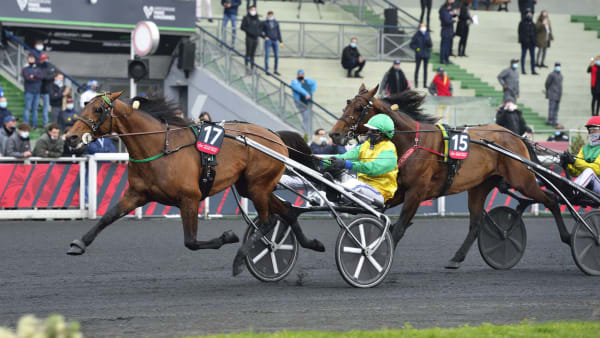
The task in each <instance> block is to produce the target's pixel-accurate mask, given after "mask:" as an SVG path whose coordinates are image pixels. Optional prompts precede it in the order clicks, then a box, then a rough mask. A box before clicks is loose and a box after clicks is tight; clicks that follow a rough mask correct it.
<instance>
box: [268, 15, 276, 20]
mask: <svg viewBox="0 0 600 338" xmlns="http://www.w3.org/2000/svg"><path fill="white" fill-rule="evenodd" d="M267 20H269V21H273V20H275V18H274V17H272V16H268V17H267Z"/></svg>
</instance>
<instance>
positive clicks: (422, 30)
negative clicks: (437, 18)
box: [410, 23, 433, 88]
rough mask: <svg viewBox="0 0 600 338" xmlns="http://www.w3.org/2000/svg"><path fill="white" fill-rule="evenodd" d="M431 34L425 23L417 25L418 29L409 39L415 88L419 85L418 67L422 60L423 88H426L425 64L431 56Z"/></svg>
mask: <svg viewBox="0 0 600 338" xmlns="http://www.w3.org/2000/svg"><path fill="white" fill-rule="evenodd" d="M432 46H433V43H432V42H431V36H430V35H429V32H428V31H427V27H425V24H423V23H421V24H420V25H419V31H418V32H416V33H415V35H413V37H412V39H411V40H410V48H411V49H412V50H414V51H415V88H418V87H419V67H420V66H421V62H423V88H427V64H428V63H429V57H430V56H431V47H432Z"/></svg>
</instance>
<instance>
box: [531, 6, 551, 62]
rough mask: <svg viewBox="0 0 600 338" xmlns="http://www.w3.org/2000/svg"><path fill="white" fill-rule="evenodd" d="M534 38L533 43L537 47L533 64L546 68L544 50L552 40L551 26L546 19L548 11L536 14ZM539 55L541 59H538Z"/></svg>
mask: <svg viewBox="0 0 600 338" xmlns="http://www.w3.org/2000/svg"><path fill="white" fill-rule="evenodd" d="M535 32H536V39H535V44H536V46H537V47H538V52H537V58H536V63H535V65H536V66H537V67H541V68H547V67H548V66H546V65H545V64H544V61H545V60H546V50H547V49H548V48H550V41H552V40H554V36H553V35H552V26H551V25H550V19H548V12H547V11H546V10H543V11H542V12H541V13H540V16H538V19H537V22H536V23H535ZM540 57H541V60H540Z"/></svg>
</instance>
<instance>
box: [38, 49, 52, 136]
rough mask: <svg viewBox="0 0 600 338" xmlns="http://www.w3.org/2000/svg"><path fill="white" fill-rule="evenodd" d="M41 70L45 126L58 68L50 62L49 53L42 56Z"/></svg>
mask: <svg viewBox="0 0 600 338" xmlns="http://www.w3.org/2000/svg"><path fill="white" fill-rule="evenodd" d="M40 70H41V71H42V88H41V90H40V94H41V98H42V103H43V106H42V117H43V119H44V126H45V125H46V124H48V110H49V109H50V90H51V88H52V84H53V82H54V74H55V73H56V68H55V67H54V65H53V64H51V63H50V62H48V55H47V54H42V55H41V56H40Z"/></svg>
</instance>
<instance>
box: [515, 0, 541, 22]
mask: <svg viewBox="0 0 600 338" xmlns="http://www.w3.org/2000/svg"><path fill="white" fill-rule="evenodd" d="M535 4H537V0H519V12H521V19H523V18H525V16H526V15H527V9H529V10H530V11H531V14H533V13H535V8H534V7H535Z"/></svg>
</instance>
